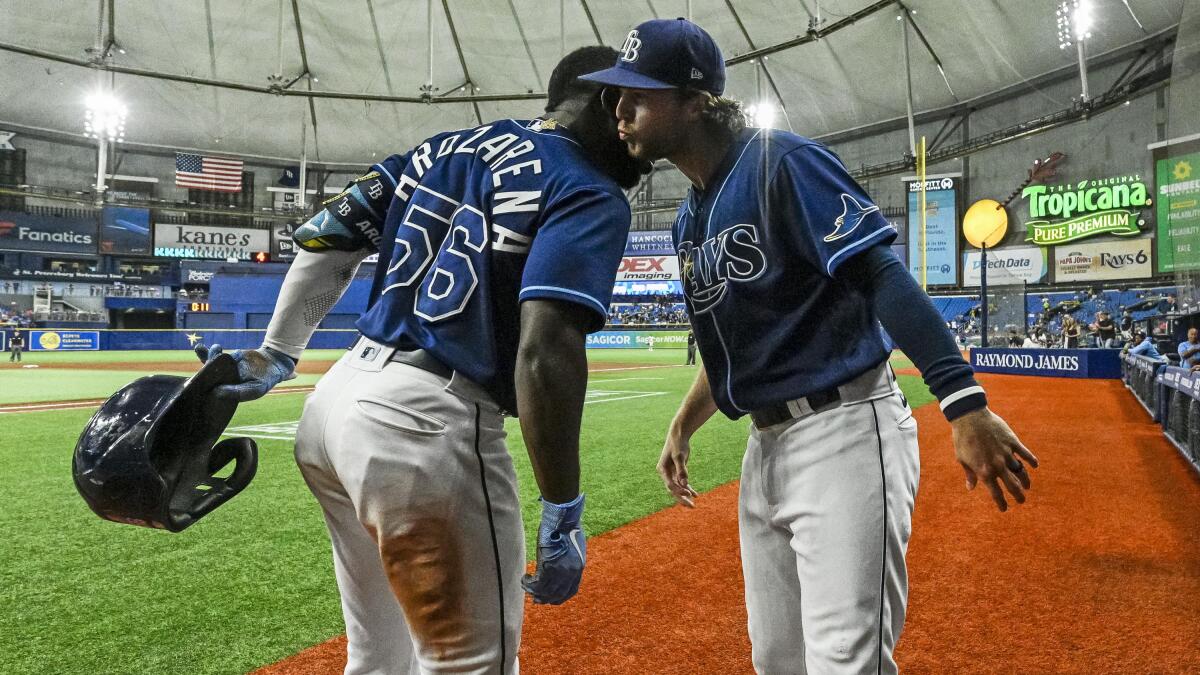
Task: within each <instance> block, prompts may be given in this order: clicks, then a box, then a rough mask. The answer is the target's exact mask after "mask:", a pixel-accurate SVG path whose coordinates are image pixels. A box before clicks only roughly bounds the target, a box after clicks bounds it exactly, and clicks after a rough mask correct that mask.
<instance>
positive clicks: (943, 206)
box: [905, 176, 959, 286]
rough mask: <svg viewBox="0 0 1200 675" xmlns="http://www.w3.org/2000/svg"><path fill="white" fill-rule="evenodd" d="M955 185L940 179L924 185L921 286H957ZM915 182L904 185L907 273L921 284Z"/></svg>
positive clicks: (952, 178) (950, 178) (947, 178)
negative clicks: (906, 220)
mask: <svg viewBox="0 0 1200 675" xmlns="http://www.w3.org/2000/svg"><path fill="white" fill-rule="evenodd" d="M958 181H959V178H958V177H955V176H940V177H936V178H929V179H927V180H926V181H925V277H926V278H925V282H926V283H927V284H928V285H931V286H936V285H939V284H955V283H958ZM920 188H921V185H920V183H919V182H918V181H915V180H907V181H905V191H906V192H907V193H908V224H907V229H908V234H907V237H908V271H909V272H910V273H912V275H913V278H915V279H916V280H917V281H918V282H920V281H921V206H920Z"/></svg>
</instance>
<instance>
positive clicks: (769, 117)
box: [746, 101, 775, 129]
mask: <svg viewBox="0 0 1200 675" xmlns="http://www.w3.org/2000/svg"><path fill="white" fill-rule="evenodd" d="M746 117H747V120H748V121H749V123H750V126H752V127H759V128H761V129H770V128H772V127H774V126H775V106H773V105H771V104H770V103H769V102H767V101H761V102H759V103H756V104H754V105H752V106H749V107H747V108H746Z"/></svg>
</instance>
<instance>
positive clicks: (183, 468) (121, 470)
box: [71, 355, 258, 532]
mask: <svg viewBox="0 0 1200 675" xmlns="http://www.w3.org/2000/svg"><path fill="white" fill-rule="evenodd" d="M237 382H238V372H237V364H236V363H235V362H234V360H233V358H232V357H230V356H229V355H221V356H219V357H217V358H216V359H214V360H213V361H211V362H209V363H207V364H205V365H204V366H203V367H202V368H201V369H200V371H199V372H197V373H196V374H195V375H194V376H192V377H191V378H184V377H178V376H174V375H152V376H150V377H143V378H140V379H138V380H135V381H134V382H131V383H130V384H128V385H126V386H125V387H124V388H122V389H121V390H120V391H118V392H117V393H115V394H113V395H112V396H111V397H110V398H109V399H108V400H107V401H105V402H104V405H102V406H100V409H99V410H97V411H96V414H95V415H93V416H92V419H91V421H90V422H88V425H87V427H85V428H84V430H83V434H81V435H80V436H79V443H78V444H76V446H75V458H74V460H73V461H72V462H71V472H72V474H74V477H75V487H76V488H77V489H78V490H79V494H80V495H82V496H83V499H84V501H86V502H87V504H88V506H90V507H91V508H92V511H95V512H96V515H98V516H100V517H101V518H106V519H108V520H113V521H116V522H119V523H129V524H131V525H141V526H143V527H157V528H161V529H165V530H170V531H172V532H179V531H180V530H183V529H184V528H186V527H188V526H189V525H191V524H192V523H194V522H196V521H197V520H199V519H200V518H202V517H203V516H205V515H206V514H208V513H209V512H210V511H212V510H213V509H215V508H217V507H218V506H220V505H221V504H224V503H225V502H227V501H229V500H230V499H231V498H232V497H233V496H234V495H236V494H237V493H239V492H241V491H242V489H243V488H245V487H246V486H247V485H248V484H249V483H250V479H252V478H254V471H255V468H256V467H257V464H258V447H257V446H256V445H255V443H254V441H252V440H250V439H249V438H229V439H226V440H223V441H221V442H220V443H217V440H218V439H219V438H220V437H221V432H223V431H224V430H225V426H226V425H228V424H229V420H230V419H232V418H233V413H234V410H236V409H237V403H236V402H232V401H227V400H222V399H218V398H216V397H214V396H210V395H209V394H210V393H211V392H212V390H213V388H214V387H216V386H218V385H221V384H234V383H237ZM214 443H216V445H215V446H214V445H213V444H214ZM230 462H234V463H235V464H234V468H233V472H232V473H231V474H229V475H228V476H227V477H223V478H218V477H217V476H216V474H218V473H220V472H221V470H222V469H223V468H225V467H226V466H227V465H228V464H229V463H230Z"/></svg>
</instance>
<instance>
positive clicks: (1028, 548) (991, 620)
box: [260, 375, 1200, 675]
mask: <svg viewBox="0 0 1200 675" xmlns="http://www.w3.org/2000/svg"><path fill="white" fill-rule="evenodd" d="M980 379H981V380H982V381H983V383H984V385H985V386H986V387H987V389H988V391H989V396H990V399H991V402H992V407H993V409H995V410H997V411H998V412H999V413H1001V414H1002V415H1004V416H1005V417H1006V418H1007V419H1008V421H1009V422H1010V424H1011V425H1012V427H1013V428H1014V430H1016V431H1017V433H1018V434H1019V435H1021V437H1022V438H1023V439H1024V440H1025V441H1026V443H1027V444H1028V445H1029V446H1030V447H1031V448H1032V449H1033V450H1034V452H1035V453H1036V454H1038V456H1039V457H1040V458H1041V459H1042V468H1041V469H1038V470H1036V471H1034V472H1033V481H1034V488H1033V491H1032V493H1031V499H1030V501H1029V503H1027V504H1026V505H1024V506H1019V507H1015V508H1013V509H1011V510H1010V511H1009V512H1008V513H1005V514H1001V513H999V512H997V511H996V510H995V509H994V507H992V506H991V504H990V500H989V499H988V498H987V496H986V494H985V492H984V491H983V490H982V489H977V490H976V492H975V493H967V492H966V491H965V490H964V487H963V476H962V470H961V469H960V467H959V466H958V464H957V463H956V462H955V460H954V456H953V450H952V448H951V445H950V429H949V426H948V425H947V424H946V423H945V422H944V421H941V419H940V414H939V413H938V410H937V406H936V405H928V406H925V407H923V408H922V409H920V410H918V411H917V418H918V420H919V422H920V423H921V448H922V452H921V457H922V472H921V473H922V476H921V487H920V493H919V494H918V497H917V508H916V512H915V514H914V527H913V532H914V534H913V539H912V544H911V547H910V550H909V557H908V562H909V570H910V576H911V591H910V604H909V618H908V624H907V627H906V629H905V632H904V634H903V636H902V637H901V640H900V644H899V647H898V648H897V652H896V656H897V660H898V661H899V663H900V666H901V668H902V670H904V671H905V672H910V673H991V672H1014V673H1020V672H1028V673H1032V672H1039V673H1041V672H1074V673H1098V672H1195V671H1196V668H1197V663H1198V659H1200V657H1197V656H1196V655H1197V654H1198V653H1200V630H1197V627H1198V626H1200V547H1198V546H1197V543H1196V542H1197V536H1198V533H1200V479H1198V478H1197V475H1196V474H1195V472H1194V471H1193V470H1192V469H1191V468H1190V467H1189V466H1188V465H1187V464H1186V463H1185V462H1184V461H1183V460H1182V459H1181V458H1180V457H1179V455H1178V454H1177V453H1176V451H1175V450H1174V448H1173V447H1172V446H1170V445H1169V444H1168V443H1167V441H1166V440H1165V439H1164V438H1163V437H1162V435H1161V434H1160V433H1159V432H1158V431H1157V428H1156V427H1155V426H1154V425H1153V424H1152V423H1151V422H1150V420H1149V418H1148V416H1147V415H1146V413H1145V411H1144V410H1142V409H1141V408H1140V407H1139V406H1138V404H1137V403H1136V402H1135V401H1134V399H1133V397H1132V395H1130V394H1129V393H1128V392H1127V391H1125V390H1124V388H1123V387H1122V386H1121V384H1120V383H1119V382H1116V381H1096V380H1091V381H1086V380H1084V381H1080V380H1069V379H1054V378H1021V377H1008V376H987V375H984V376H981V377H980ZM695 451H696V452H703V449H702V448H697V449H696V450H695ZM736 490H737V487H736V485H727V486H724V487H721V488H718V489H716V490H714V491H712V492H710V493H707V494H705V495H702V496H701V499H700V500H699V508H698V509H697V510H696V511H687V510H684V509H682V508H679V507H675V508H671V509H668V510H666V511H663V512H661V513H658V514H655V515H653V516H650V517H648V518H645V519H643V520H640V521H637V522H635V523H632V524H630V525H627V526H625V527H622V528H620V529H618V530H616V531H613V532H610V533H608V534H606V535H602V536H600V537H596V538H594V539H592V540H591V541H590V542H589V548H588V552H589V554H590V555H589V557H588V558H589V559H588V568H587V573H586V575H585V579H584V584H583V588H582V589H581V591H580V595H579V596H578V597H576V598H575V599H574V600H572V601H571V602H569V603H567V604H566V605H564V606H562V607H541V606H538V607H534V606H532V605H527V607H528V612H527V615H526V621H525V634H524V638H523V641H522V646H521V666H522V670H523V671H524V672H528V673H536V674H538V675H541V674H543V673H597V674H599V673H722V674H724V673H748V672H750V670H751V669H750V666H749V649H750V647H749V640H748V639H747V637H746V632H745V610H744V608H743V606H742V597H741V593H742V590H741V574H740V568H739V563H738V553H737V525H736V499H737V492H736ZM344 662H345V642H344V639H341V638H339V639H335V640H331V641H329V642H326V643H324V644H321V645H317V646H316V647H313V648H311V649H308V650H305V651H303V652H301V653H300V654H298V655H296V656H294V657H292V658H290V659H288V660H285V661H283V662H281V663H279V664H275V665H274V666H270V667H268V668H266V669H263V670H262V671H260V672H262V673H272V674H277V673H289V674H291V673H334V672H340V670H341V668H342V665H343V664H344Z"/></svg>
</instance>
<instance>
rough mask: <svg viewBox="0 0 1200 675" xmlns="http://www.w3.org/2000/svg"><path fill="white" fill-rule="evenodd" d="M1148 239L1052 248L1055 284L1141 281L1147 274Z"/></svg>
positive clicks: (1149, 244)
mask: <svg viewBox="0 0 1200 675" xmlns="http://www.w3.org/2000/svg"><path fill="white" fill-rule="evenodd" d="M1151 241H1152V240H1151V239H1150V238H1149V237H1143V238H1139V239H1116V240H1110V241H1101V242H1096V243H1093V244H1067V245H1066V246H1055V247H1054V280H1055V282H1056V283H1069V282H1072V281H1097V280H1104V279H1145V278H1146V277H1148V276H1150V274H1151V271H1152V270H1151V266H1150V246H1151Z"/></svg>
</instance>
